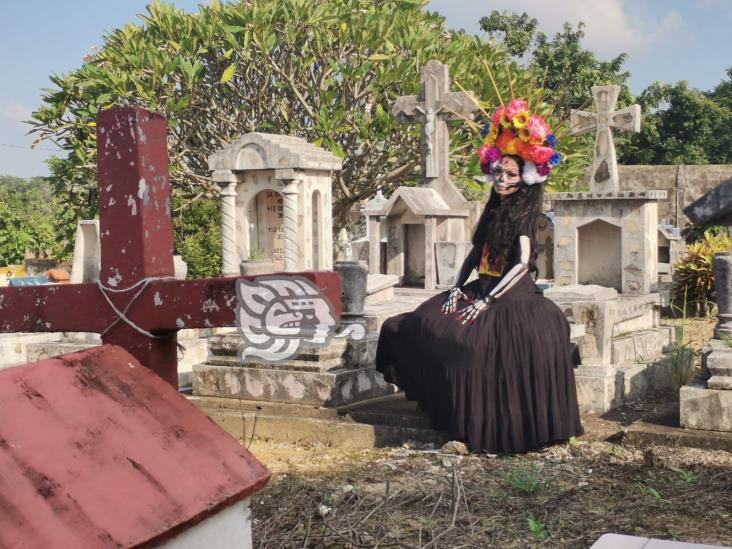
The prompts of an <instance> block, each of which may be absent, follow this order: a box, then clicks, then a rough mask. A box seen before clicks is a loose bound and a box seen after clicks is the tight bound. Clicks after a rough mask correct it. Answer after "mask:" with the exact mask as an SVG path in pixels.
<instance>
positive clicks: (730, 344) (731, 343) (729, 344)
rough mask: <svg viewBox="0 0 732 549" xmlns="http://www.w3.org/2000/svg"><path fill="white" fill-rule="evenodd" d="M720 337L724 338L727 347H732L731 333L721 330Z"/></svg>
mask: <svg viewBox="0 0 732 549" xmlns="http://www.w3.org/2000/svg"><path fill="white" fill-rule="evenodd" d="M719 337H720V338H721V339H722V341H723V342H724V345H725V346H726V347H732V336H731V335H728V334H725V333H724V332H722V331H720V332H719Z"/></svg>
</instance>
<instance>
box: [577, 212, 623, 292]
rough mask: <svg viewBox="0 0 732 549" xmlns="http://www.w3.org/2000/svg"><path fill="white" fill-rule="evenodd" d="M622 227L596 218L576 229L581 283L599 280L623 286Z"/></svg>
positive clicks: (596, 282) (608, 284) (615, 285)
mask: <svg viewBox="0 0 732 549" xmlns="http://www.w3.org/2000/svg"><path fill="white" fill-rule="evenodd" d="M620 234H621V230H620V227H618V226H616V225H613V224H612V223H608V222H607V221H603V220H601V219H597V220H595V221H592V222H590V223H587V224H586V225H582V226H581V227H579V228H578V229H577V239H578V247H579V257H580V258H581V261H580V262H579V272H578V273H577V276H578V280H579V283H580V284H598V285H600V286H605V287H607V288H615V289H616V290H618V291H621V290H622V285H623V273H622V248H621V239H620Z"/></svg>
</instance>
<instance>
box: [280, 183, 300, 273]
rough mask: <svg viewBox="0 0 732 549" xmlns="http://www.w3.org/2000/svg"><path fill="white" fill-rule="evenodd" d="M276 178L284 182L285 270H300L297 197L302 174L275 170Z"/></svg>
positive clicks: (289, 271)
mask: <svg viewBox="0 0 732 549" xmlns="http://www.w3.org/2000/svg"><path fill="white" fill-rule="evenodd" d="M275 179H279V180H280V181H281V182H282V185H283V188H282V202H283V204H282V206H283V208H282V209H283V220H284V230H285V238H284V240H285V272H288V273H291V272H294V271H297V270H298V256H299V254H298V248H299V245H298V240H299V239H298V238H297V233H298V224H297V198H298V195H299V194H300V183H301V181H302V176H301V175H300V174H299V173H297V172H295V171H294V170H275Z"/></svg>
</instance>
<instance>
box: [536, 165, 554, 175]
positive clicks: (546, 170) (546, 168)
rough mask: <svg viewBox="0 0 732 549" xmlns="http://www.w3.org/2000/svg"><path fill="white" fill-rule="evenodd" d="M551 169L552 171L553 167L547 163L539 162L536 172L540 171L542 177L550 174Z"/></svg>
mask: <svg viewBox="0 0 732 549" xmlns="http://www.w3.org/2000/svg"><path fill="white" fill-rule="evenodd" d="M551 171H552V169H551V168H550V167H549V166H548V165H546V164H539V165H538V166H537V167H536V173H538V174H539V175H540V176H542V177H544V176H547V175H549V173H551Z"/></svg>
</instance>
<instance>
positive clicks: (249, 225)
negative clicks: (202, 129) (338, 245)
mask: <svg viewBox="0 0 732 549" xmlns="http://www.w3.org/2000/svg"><path fill="white" fill-rule="evenodd" d="M208 165H209V169H210V170H211V171H212V172H213V179H214V181H216V182H217V183H218V184H219V185H220V186H221V193H220V198H221V212H222V219H221V223H222V242H223V249H222V273H223V274H224V276H231V275H238V274H239V264H240V263H241V262H242V261H244V260H247V259H250V258H252V259H253V258H256V257H262V256H263V257H266V258H269V259H270V260H271V261H272V263H273V268H274V271H287V272H293V271H306V270H307V271H318V270H332V269H333V255H332V250H333V234H332V231H333V218H332V213H331V203H332V200H331V174H332V172H334V171H339V170H340V169H341V165H342V161H341V159H340V158H339V157H337V156H335V155H334V154H332V153H330V152H328V151H326V150H324V149H321V148H319V147H316V146H315V145H312V144H310V143H308V142H307V141H305V140H304V139H300V138H298V137H291V136H284V135H272V134H265V133H248V134H246V135H244V136H243V137H242V138H241V139H238V140H237V141H235V142H233V143H231V144H230V145H228V146H227V147H225V148H224V149H222V150H220V151H218V152H217V153H215V154H213V155H212V156H211V157H210V158H209V160H208Z"/></svg>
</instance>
